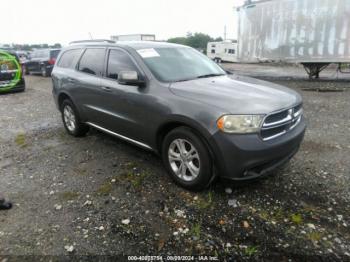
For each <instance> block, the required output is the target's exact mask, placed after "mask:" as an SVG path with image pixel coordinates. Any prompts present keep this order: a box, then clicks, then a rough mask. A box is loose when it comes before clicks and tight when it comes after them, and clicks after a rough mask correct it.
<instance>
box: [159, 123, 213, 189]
mask: <svg viewBox="0 0 350 262" xmlns="http://www.w3.org/2000/svg"><path fill="white" fill-rule="evenodd" d="M162 160H163V163H164V166H165V168H166V169H167V171H168V173H169V175H170V177H171V178H172V179H173V180H174V181H175V183H176V184H178V185H180V186H181V187H184V188H186V189H189V190H192V191H201V190H203V189H205V188H206V187H208V186H209V184H210V183H211V182H212V180H213V179H212V178H213V175H214V174H213V164H212V159H211V157H210V153H209V151H208V149H207V147H206V145H205V144H204V143H203V141H202V140H201V138H200V137H199V136H198V135H196V134H195V133H194V132H193V131H192V130H191V129H190V128H188V127H179V128H176V129H174V130H172V131H171V132H169V133H168V134H167V135H166V136H165V138H164V140H163V145H162Z"/></svg>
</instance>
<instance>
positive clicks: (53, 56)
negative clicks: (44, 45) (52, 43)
mask: <svg viewBox="0 0 350 262" xmlns="http://www.w3.org/2000/svg"><path fill="white" fill-rule="evenodd" d="M60 51H61V50H51V51H50V58H57V57H58V54H59V53H60Z"/></svg>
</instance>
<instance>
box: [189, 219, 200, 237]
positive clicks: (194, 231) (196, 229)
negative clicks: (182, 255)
mask: <svg viewBox="0 0 350 262" xmlns="http://www.w3.org/2000/svg"><path fill="white" fill-rule="evenodd" d="M190 233H191V235H192V236H195V237H197V238H200V236H201V224H200V223H196V224H194V225H193V227H192V228H191V230H190Z"/></svg>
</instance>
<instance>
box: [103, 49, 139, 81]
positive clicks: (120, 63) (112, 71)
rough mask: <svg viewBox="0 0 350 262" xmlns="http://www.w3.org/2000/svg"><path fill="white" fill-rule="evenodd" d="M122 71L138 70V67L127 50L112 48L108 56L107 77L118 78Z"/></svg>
mask: <svg viewBox="0 0 350 262" xmlns="http://www.w3.org/2000/svg"><path fill="white" fill-rule="evenodd" d="M120 71H137V69H136V66H135V65H134V63H133V62H132V61H131V59H130V57H129V55H127V54H126V53H125V52H123V51H120V50H111V51H110V52H109V57H108V67H107V77H109V78H113V79H118V74H119V72H120Z"/></svg>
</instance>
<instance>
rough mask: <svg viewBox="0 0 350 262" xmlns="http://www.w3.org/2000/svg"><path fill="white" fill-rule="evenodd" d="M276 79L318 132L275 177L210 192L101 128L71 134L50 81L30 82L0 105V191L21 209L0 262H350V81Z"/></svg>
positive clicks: (4, 218) (5, 230) (0, 244)
mask: <svg viewBox="0 0 350 262" xmlns="http://www.w3.org/2000/svg"><path fill="white" fill-rule="evenodd" d="M233 67H235V66H232V65H227V68H230V69H232V68H233ZM248 68H249V67H248ZM239 69H240V71H241V72H242V71H244V67H239ZM293 70H294V69H293ZM243 73H245V74H249V71H248V70H247V71H244V72H243ZM254 73H255V74H256V70H255V71H254ZM273 75H274V74H272V75H269V80H272V81H274V82H276V83H279V84H283V85H286V86H288V87H291V88H293V89H295V90H297V91H298V92H299V93H301V95H302V96H303V98H304V103H305V104H304V107H305V115H306V117H307V119H308V123H309V124H308V131H307V134H306V137H305V141H304V143H303V145H302V148H301V150H300V152H299V153H298V154H297V155H296V157H295V158H294V159H293V160H292V161H291V163H290V164H289V165H288V166H286V167H285V168H284V169H283V170H279V171H277V172H276V173H275V175H273V176H270V177H268V178H267V179H264V180H262V181H259V182H255V183H253V184H250V185H244V186H239V185H232V184H229V183H227V182H226V181H219V182H218V183H216V184H215V185H214V186H213V187H212V188H210V189H208V190H207V191H204V192H201V193H191V192H187V191H185V190H183V189H181V188H178V187H176V186H175V185H174V184H173V183H172V182H171V180H170V178H168V176H167V175H166V173H165V171H164V169H163V167H162V165H161V162H160V160H159V159H158V158H157V156H155V155H153V154H152V153H150V152H147V151H144V150H142V149H139V148H137V147H134V146H132V145H129V144H127V143H125V142H123V141H121V140H118V139H115V138H113V137H110V136H108V135H105V134H103V133H100V132H98V131H95V130H92V131H90V132H89V134H88V136H87V137H84V138H79V139H76V138H73V137H70V136H69V135H67V134H66V133H65V131H64V129H63V126H62V124H61V120H60V115H59V113H58V112H57V111H56V108H55V106H54V103H53V100H52V97H51V80H50V79H49V78H46V79H45V78H42V77H36V76H30V77H27V78H26V81H27V87H28V88H27V91H26V92H25V93H17V94H9V95H1V96H0V105H1V106H0V191H1V192H3V193H5V194H6V195H7V196H8V197H9V198H10V199H11V200H12V201H13V202H14V203H15V206H14V208H13V209H12V210H9V211H0V261H1V257H3V258H4V257H5V258H9V259H10V260H16V259H17V260H22V259H24V258H25V257H17V256H13V255H26V256H30V255H34V256H42V255H49V256H58V257H60V256H63V255H69V256H74V255H84V256H90V255H119V254H128V255H156V254H162V255H169V254H170V255H190V254H206V255H216V256H220V257H221V258H230V257H231V258H233V259H239V260H246V259H247V260H248V259H265V260H271V259H274V260H284V261H287V260H288V258H291V259H292V260H317V259H323V260H324V261H329V259H333V260H336V261H337V260H339V261H341V260H350V205H349V203H350V194H349V186H350V171H349V170H350V116H349V109H350V82H349V81H344V80H341V81H340V80H338V81H330V80H326V81H317V82H309V81H307V80H305V78H303V77H300V78H298V79H293V80H291V79H282V78H280V77H279V78H276V79H274V78H273V77H271V76H273ZM262 77H266V75H262ZM315 90H318V91H319V92H317V91H315ZM322 91H328V92H322ZM335 91H337V92H335ZM230 189H232V192H230V191H231V190H230ZM27 258H28V259H30V258H33V257H27ZM37 258H38V257H37ZM41 258H45V257H41ZM74 258H77V256H75V257H74Z"/></svg>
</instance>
